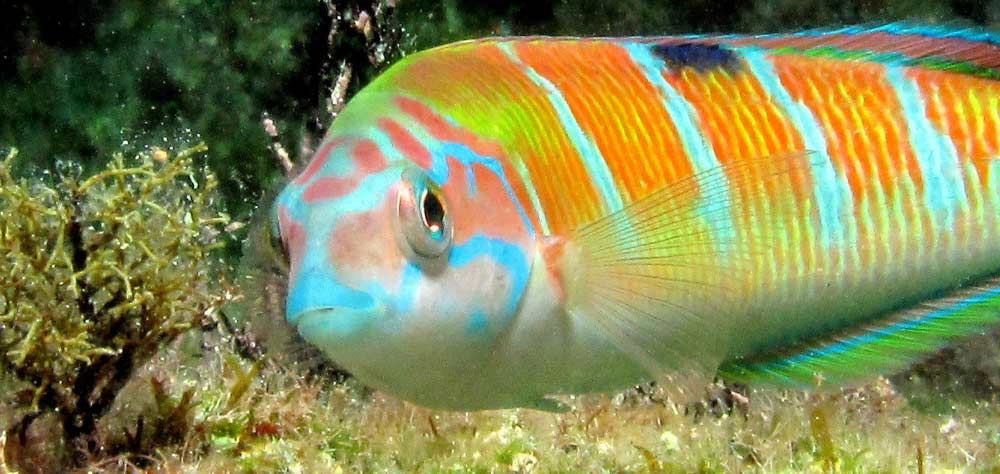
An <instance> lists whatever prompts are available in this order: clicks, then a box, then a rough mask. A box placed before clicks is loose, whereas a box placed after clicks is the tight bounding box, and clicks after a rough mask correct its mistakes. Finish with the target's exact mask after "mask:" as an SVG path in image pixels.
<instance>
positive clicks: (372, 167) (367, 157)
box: [302, 140, 388, 203]
mask: <svg viewBox="0 0 1000 474" xmlns="http://www.w3.org/2000/svg"><path fill="white" fill-rule="evenodd" d="M351 158H352V159H353V160H354V163H355V165H356V167H355V169H354V171H353V172H352V173H351V174H350V175H349V176H323V177H321V178H319V179H317V180H316V181H313V183H312V184H310V185H309V187H308V188H306V190H305V192H304V193H302V199H303V200H304V201H305V202H308V203H315V202H318V201H323V200H326V199H334V198H339V197H343V196H346V195H348V194H350V192H351V191H353V190H354V189H355V188H357V187H358V184H359V183H361V180H363V179H364V178H365V176H367V175H370V174H372V173H378V172H379V171H382V170H384V169H385V168H386V166H388V161H386V159H385V155H383V154H382V151H381V150H379V148H378V145H376V144H375V142H373V141H371V140H361V141H359V142H357V143H356V144H355V145H354V148H353V149H351Z"/></svg>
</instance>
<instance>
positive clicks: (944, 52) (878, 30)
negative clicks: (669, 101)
mask: <svg viewBox="0 0 1000 474" xmlns="http://www.w3.org/2000/svg"><path fill="white" fill-rule="evenodd" d="M654 42H655V43H656V45H657V46H656V47H657V48H661V49H662V48H666V47H668V46H670V47H677V46H678V45H682V44H711V45H718V46H720V47H722V48H726V47H729V48H738V47H744V46H758V47H761V48H766V49H768V50H770V51H772V52H774V53H776V54H803V55H809V56H821V57H830V58H836V59H845V60H867V61H877V62H882V63H888V64H895V65H904V66H913V67H923V68H927V69H934V70H947V71H951V72H956V73H961V74H968V75H972V76H977V77H984V78H988V79H996V80H1000V35H998V34H996V33H991V32H988V31H983V30H977V29H973V28H951V27H946V26H923V25H911V24H905V23H892V24H888V25H881V26H874V27H872V26H849V27H843V28H835V29H816V30H806V31H801V32H795V33H783V34H768V35H754V36H744V35H726V36H698V37H675V38H658V39H656V40H655V41H654Z"/></svg>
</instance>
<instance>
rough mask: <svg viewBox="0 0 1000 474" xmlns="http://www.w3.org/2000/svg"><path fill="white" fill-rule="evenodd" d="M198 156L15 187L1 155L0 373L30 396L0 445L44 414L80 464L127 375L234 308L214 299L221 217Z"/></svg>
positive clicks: (161, 153) (198, 150)
mask: <svg viewBox="0 0 1000 474" xmlns="http://www.w3.org/2000/svg"><path fill="white" fill-rule="evenodd" d="M206 150H207V147H205V145H203V144H202V145H197V146H194V147H192V148H189V149H186V150H183V151H180V152H179V153H177V155H176V156H174V157H170V156H169V153H168V152H166V151H165V150H160V149H155V150H152V151H151V152H148V153H143V154H140V155H139V156H137V157H135V158H133V159H126V158H125V157H124V156H123V155H120V154H119V155H116V156H114V157H113V159H112V160H111V161H110V163H109V164H108V166H107V168H106V169H104V170H103V171H100V172H98V173H97V174H95V175H93V176H90V177H88V178H86V179H83V180H81V179H79V177H78V176H75V175H74V174H73V173H64V174H61V175H60V176H58V178H57V180H58V181H57V183H56V184H53V183H46V182H41V181H37V180H35V181H32V180H27V179H18V178H15V177H14V175H13V174H12V171H11V168H12V163H13V161H14V159H15V157H16V152H14V151H12V152H11V153H9V154H8V156H7V157H6V158H5V159H4V160H3V161H2V162H0V288H3V289H4V291H3V292H2V293H0V366H2V367H3V368H4V369H5V370H7V371H9V372H10V373H11V374H13V376H14V377H15V378H16V379H18V380H20V381H21V382H23V383H25V384H27V386H29V387H30V390H31V391H32V392H33V396H31V397H24V398H23V399H19V408H20V409H21V410H22V412H23V415H22V416H21V418H20V421H19V422H17V423H15V424H14V426H13V427H11V428H9V429H8V430H7V432H6V433H5V438H6V439H7V440H10V441H8V442H11V443H14V442H16V443H18V444H21V445H24V443H25V442H26V433H27V432H28V430H29V428H30V426H31V424H32V423H33V422H34V421H35V420H36V419H38V418H39V417H40V416H42V415H44V414H54V415H55V416H56V417H57V418H58V419H59V420H60V425H61V428H62V436H63V439H64V441H65V444H66V446H68V447H69V448H70V449H71V450H72V454H73V460H74V462H75V464H78V465H80V464H83V463H84V462H85V461H86V460H87V459H88V457H89V456H90V455H91V454H93V453H95V452H96V451H97V450H98V449H99V445H98V441H97V440H98V438H99V436H98V433H97V425H98V420H100V419H101V418H102V417H103V416H105V415H106V414H107V413H108V412H109V410H110V409H111V407H112V405H113V404H114V402H115V400H116V398H117V396H118V394H119V393H120V391H121V390H122V388H123V387H124V386H125V384H126V383H127V382H128V381H129V380H130V379H131V378H132V376H133V374H134V373H135V371H136V369H137V368H138V367H141V366H142V365H143V364H145V363H146V362H147V361H149V360H150V359H151V358H152V357H153V356H154V355H155V354H156V353H157V352H159V351H160V350H161V349H162V348H163V347H165V346H166V345H168V344H169V343H171V342H172V341H174V340H176V339H177V338H178V337H179V336H180V335H181V334H183V333H184V332H186V331H188V330H189V329H191V328H197V327H206V326H211V325H213V324H214V322H215V320H216V318H217V315H218V313H219V308H220V307H221V306H222V305H223V304H225V303H226V302H228V301H231V300H232V299H234V298H235V296H234V293H233V292H232V291H219V290H218V285H219V281H220V280H222V278H221V275H222V267H221V265H220V264H219V262H218V260H217V259H215V258H214V257H213V253H214V252H215V250H217V249H219V248H220V247H221V246H222V242H221V239H220V236H221V235H223V233H224V232H225V230H226V228H227V225H228V224H229V218H228V216H226V215H225V214H223V213H221V212H219V211H217V207H218V204H217V197H216V188H217V186H218V183H217V181H216V178H215V176H214V175H213V174H211V173H209V172H207V171H206V170H204V169H198V168H196V166H195V164H194V157H195V156H196V155H199V154H203V153H204V152H205V151H206ZM137 436H138V435H137Z"/></svg>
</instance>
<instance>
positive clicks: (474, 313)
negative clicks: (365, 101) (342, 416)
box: [272, 101, 535, 406]
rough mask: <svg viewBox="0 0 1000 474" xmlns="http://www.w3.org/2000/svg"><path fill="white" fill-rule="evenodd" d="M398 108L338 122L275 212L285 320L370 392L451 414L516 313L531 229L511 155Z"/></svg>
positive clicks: (401, 104)
mask: <svg viewBox="0 0 1000 474" xmlns="http://www.w3.org/2000/svg"><path fill="white" fill-rule="evenodd" d="M392 104H394V106H390V107H382V109H381V110H379V109H378V108H369V109H367V110H366V113H364V114H357V113H354V114H353V115H349V116H346V117H343V118H342V119H338V121H337V122H335V125H334V128H332V129H331V132H330V133H329V134H328V135H327V138H326V139H325V140H324V142H323V144H322V145H321V147H320V148H319V149H318V151H317V152H316V153H315V155H314V156H313V158H312V160H311V162H310V163H309V165H308V166H307V167H306V168H305V170H304V171H303V172H302V173H301V175H299V176H298V177H297V178H295V179H294V180H293V181H291V182H290V183H289V184H288V185H287V187H286V188H285V189H284V190H283V191H282V193H281V194H280V195H279V197H278V199H277V201H276V204H275V206H274V210H273V219H272V220H273V223H272V228H273V231H274V234H275V235H276V236H278V238H279V239H280V245H281V246H282V247H283V248H284V250H285V253H286V256H287V259H288V262H289V284H288V295H287V301H286V319H287V320H288V322H289V323H291V324H292V325H294V326H295V327H296V328H297V330H298V332H299V334H301V335H302V336H303V338H304V339H305V340H306V341H307V342H309V343H311V344H313V345H315V346H316V347H317V348H319V349H320V350H321V351H322V352H324V353H325V354H326V355H327V356H329V357H330V358H331V359H333V361H335V362H336V363H337V364H339V365H341V366H342V367H343V368H345V369H347V370H348V371H350V372H351V373H353V374H354V375H355V376H357V377H358V378H359V379H360V380H361V381H362V382H364V383H366V384H368V385H371V386H374V387H376V388H380V389H382V390H385V391H387V392H390V393H394V394H396V395H399V396H402V397H403V398H407V399H410V400H414V401H417V402H418V403H422V404H424V405H431V406H434V405H437V406H448V404H449V402H448V401H447V400H443V399H442V398H441V395H440V394H438V391H439V390H440V389H439V388H438V387H439V386H442V384H445V386H448V385H447V384H452V385H451V387H452V391H453V392H454V387H455V385H454V384H455V383H471V382H470V381H469V379H470V377H469V373H470V370H485V369H484V367H485V365H488V364H490V361H491V360H492V359H494V357H492V356H491V350H492V348H494V346H495V343H496V341H497V338H498V336H499V335H500V334H501V333H502V332H503V331H504V328H505V327H507V325H509V324H510V323H511V321H512V320H513V319H514V317H515V314H516V313H517V311H518V306H519V303H520V301H521V298H522V295H523V294H524V293H525V290H526V286H527V285H528V280H529V275H530V273H531V262H532V261H533V255H534V249H535V242H534V239H535V235H534V229H533V227H532V225H531V221H530V220H529V219H528V218H527V215H526V213H525V209H524V207H523V203H522V202H521V200H519V199H518V198H517V197H516V193H514V192H513V185H512V183H511V182H510V180H511V179H512V176H511V173H512V172H511V170H510V168H509V166H508V165H507V164H506V163H504V162H503V160H504V158H503V156H502V149H500V148H499V147H496V146H486V145H484V143H483V142H481V141H480V140H479V139H478V138H477V137H475V136H474V135H472V134H468V133H459V132H458V131H457V130H458V129H457V128H456V127H455V126H453V125H452V124H450V123H449V122H448V121H447V120H445V119H443V118H440V117H437V116H432V117H428V116H425V115H426V114H429V113H431V112H429V111H428V110H425V108H424V107H423V106H422V105H420V104H419V103H415V102H414V101H396V102H393V103H392ZM348 109H351V107H350V106H349V107H348ZM345 113H346V111H345ZM422 114H423V115H422ZM341 120H343V122H341ZM454 404H456V405H465V404H463V403H459V402H458V401H456V402H455V403H454Z"/></svg>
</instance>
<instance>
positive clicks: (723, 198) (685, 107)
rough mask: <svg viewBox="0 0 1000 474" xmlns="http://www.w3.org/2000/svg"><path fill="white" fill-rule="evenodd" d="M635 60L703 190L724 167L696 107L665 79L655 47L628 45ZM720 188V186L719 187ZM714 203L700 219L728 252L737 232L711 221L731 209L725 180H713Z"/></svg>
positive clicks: (705, 206) (724, 223)
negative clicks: (713, 173)
mask: <svg viewBox="0 0 1000 474" xmlns="http://www.w3.org/2000/svg"><path fill="white" fill-rule="evenodd" d="M624 47H625V49H626V50H627V51H628V53H629V55H630V56H631V57H632V60H633V61H635V62H636V64H638V65H639V66H641V67H642V72H643V74H644V76H645V77H646V80H647V81H649V82H650V83H651V84H652V85H653V86H654V87H656V90H657V91H659V93H660V95H661V100H660V103H661V105H663V108H664V109H665V110H666V111H667V115H669V116H670V120H671V122H672V123H673V124H674V126H675V127H676V128H677V133H678V135H679V136H680V140H681V145H682V146H683V147H684V153H685V154H686V156H688V157H689V159H690V161H691V165H692V167H693V168H694V175H695V179H698V185H699V188H700V189H706V188H707V187H708V186H707V184H706V183H705V182H704V180H703V179H699V178H703V177H705V176H706V173H707V172H708V171H711V170H714V169H718V168H719V167H720V166H721V164H720V163H719V159H718V157H716V156H715V151H714V150H713V149H712V145H711V144H710V143H709V142H708V140H706V139H705V136H704V134H703V133H701V129H700V127H699V126H698V123H697V122H698V120H699V119H698V116H697V112H696V111H695V110H694V107H692V106H691V104H690V103H689V102H688V101H687V99H686V98H684V96H682V95H681V94H680V93H679V92H677V90H676V89H674V87H673V86H671V85H670V83H669V82H667V81H666V79H664V78H663V76H662V71H664V69H665V68H666V67H667V66H668V64H666V63H665V62H664V60H663V59H661V57H660V56H659V55H658V53H657V50H656V47H654V48H650V47H649V45H645V44H639V43H626V44H625V45H624ZM720 184H721V186H720ZM712 185H713V186H712V187H713V188H716V189H713V191H712V199H711V200H710V202H709V200H706V201H705V202H703V203H702V204H701V207H700V209H699V211H700V213H701V215H703V216H706V221H707V222H708V223H709V224H710V225H711V227H712V229H713V234H714V235H715V236H716V237H717V238H718V239H719V244H720V245H722V248H729V247H728V246H725V245H724V242H730V241H732V239H734V238H735V237H736V230H735V229H734V228H733V226H732V225H731V224H730V221H728V220H726V219H719V218H718V216H713V217H710V218H709V217H708V215H710V214H713V213H716V212H718V211H720V210H723V209H726V208H728V207H729V204H730V200H731V196H730V195H729V183H728V182H726V181H725V179H713V182H712ZM730 217H731V216H730Z"/></svg>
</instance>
